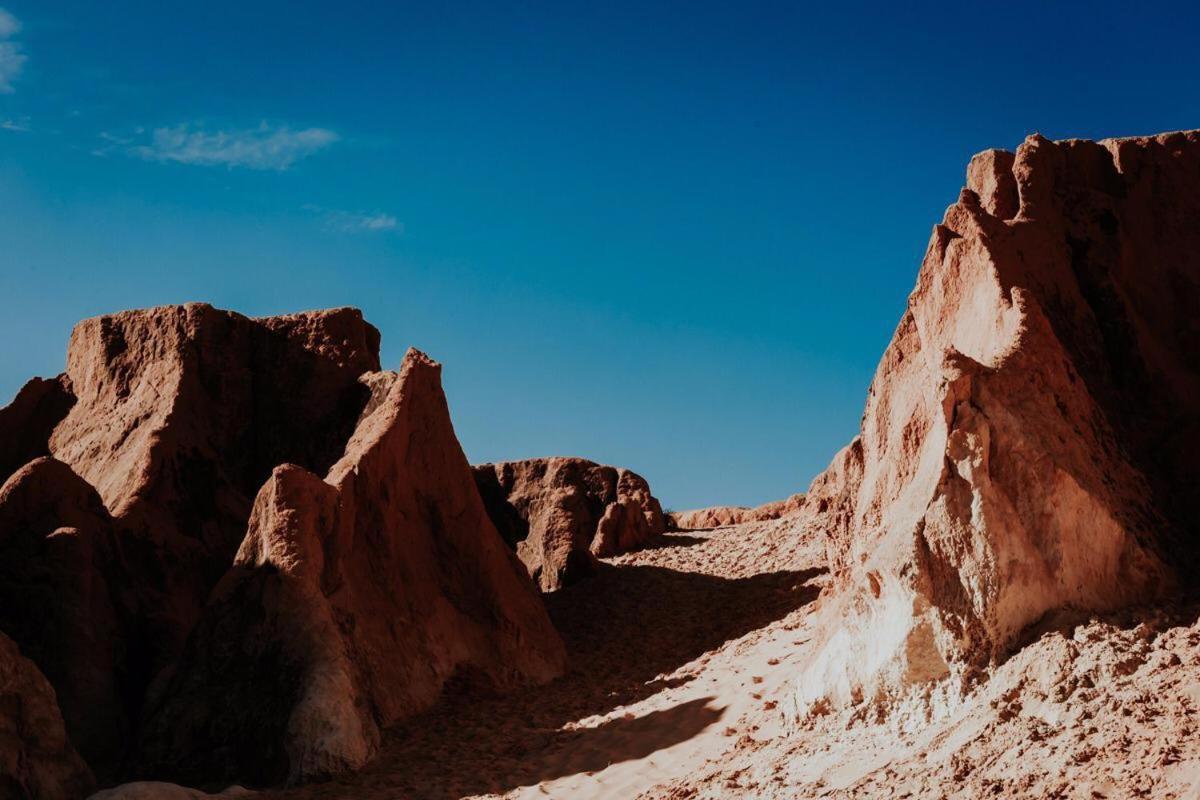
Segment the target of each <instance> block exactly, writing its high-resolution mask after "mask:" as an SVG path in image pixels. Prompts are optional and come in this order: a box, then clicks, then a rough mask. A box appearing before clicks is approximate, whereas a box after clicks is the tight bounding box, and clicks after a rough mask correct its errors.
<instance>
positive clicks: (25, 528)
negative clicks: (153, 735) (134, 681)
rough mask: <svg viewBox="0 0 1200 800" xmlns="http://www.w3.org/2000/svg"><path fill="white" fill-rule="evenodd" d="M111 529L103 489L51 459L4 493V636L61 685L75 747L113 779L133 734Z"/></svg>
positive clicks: (0, 581)
mask: <svg viewBox="0 0 1200 800" xmlns="http://www.w3.org/2000/svg"><path fill="white" fill-rule="evenodd" d="M110 526H111V520H110V518H109V516H108V512H107V511H106V510H105V508H104V504H103V503H101V502H100V497H99V496H98V495H97V494H96V491H95V490H94V489H93V488H92V487H91V486H89V485H88V484H87V483H86V482H85V481H84V480H83V479H82V478H80V477H79V476H78V475H76V474H75V473H74V472H72V471H71V468H70V467H68V466H67V465H65V464H63V463H62V462H60V461H55V460H54V459H52V458H40V459H37V460H35V461H33V462H31V463H29V464H27V465H26V466H25V467H23V468H22V469H20V470H18V471H17V473H16V474H15V475H13V476H12V477H11V478H10V479H9V480H8V481H7V482H6V483H5V484H4V486H3V487H2V488H0V630H3V631H4V632H5V633H6V634H8V636H10V637H11V638H12V639H14V640H15V641H16V642H17V643H18V644H19V645H20V647H21V651H22V653H23V654H24V655H25V656H26V657H28V658H29V659H31V660H32V661H33V662H34V663H35V664H37V666H38V668H39V669H40V670H41V672H42V673H43V674H44V675H45V676H46V678H47V679H49V681H50V683H51V684H52V685H53V686H54V690H55V693H56V694H57V697H58V705H59V706H60V707H61V708H62V714H63V718H64V719H65V720H66V726H67V731H68V732H69V734H70V736H71V739H72V741H73V743H74V744H75V746H76V747H77V748H78V750H79V752H80V753H81V754H82V755H83V756H84V757H85V758H87V760H88V763H89V764H91V765H92V767H93V769H94V770H96V771H97V772H98V773H99V774H101V775H104V776H107V775H109V774H111V772H112V770H113V769H114V768H115V767H116V764H117V762H118V760H119V759H120V757H121V754H122V748H123V745H124V742H125V740H126V737H127V735H128V728H129V726H128V722H127V718H126V713H125V707H124V703H123V701H122V699H121V695H120V687H119V686H118V683H119V672H120V665H121V664H122V662H123V658H124V651H123V647H122V644H123V638H122V636H121V634H120V631H119V629H118V624H117V615H116V612H115V609H114V606H113V602H112V598H111V595H110V591H109V583H108V574H109V571H110V569H111V566H112V562H113V552H112V541H111V535H112V534H111V527H110ZM126 688H128V687H126Z"/></svg>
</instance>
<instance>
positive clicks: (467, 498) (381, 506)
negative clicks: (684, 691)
mask: <svg viewBox="0 0 1200 800" xmlns="http://www.w3.org/2000/svg"><path fill="white" fill-rule="evenodd" d="M376 383H377V384H378V386H381V387H382V386H386V394H384V395H383V396H382V398H381V399H379V401H378V403H377V404H375V406H374V408H373V409H372V410H371V411H370V413H369V414H368V415H366V416H365V417H364V418H363V419H362V420H361V421H360V422H359V424H358V427H357V429H356V431H355V433H354V435H353V437H352V439H351V440H350V443H349V444H348V445H347V446H346V451H345V455H344V456H343V457H342V458H341V459H340V460H339V461H338V462H337V463H336V464H334V465H333V466H332V468H331V469H330V470H329V473H328V474H327V475H326V477H325V479H324V480H322V479H321V478H319V477H317V476H316V475H314V474H313V473H312V472H310V471H309V470H306V469H304V468H302V467H299V466H295V465H291V464H285V465H283V466H280V467H277V468H276V469H275V471H274V473H273V474H272V475H271V477H270V479H269V480H268V481H267V482H266V484H265V485H264V486H263V487H262V489H261V490H260V491H259V493H258V496H257V498H256V500H255V503H254V509H253V513H252V514H251V518H250V525H249V531H248V532H247V534H246V537H245V539H244V541H243V542H242V544H241V547H240V549H239V551H238V553H237V557H236V559H235V562H234V566H233V568H232V569H231V570H230V571H229V572H228V573H227V574H226V575H225V576H224V578H222V580H221V582H220V583H219V585H218V586H217V588H216V590H215V591H214V593H213V596H212V599H211V601H210V603H209V605H208V607H207V608H206V610H205V612H204V615H203V617H202V619H201V620H200V622H199V624H198V625H197V627H196V630H195V631H194V633H193V635H192V636H191V638H190V640H189V642H188V644H187V647H186V649H185V652H184V655H183V657H182V659H181V661H180V662H179V664H178V666H177V668H176V669H175V671H174V674H173V675H172V677H171V678H170V680H169V681H167V682H166V683H165V684H164V685H163V686H162V688H161V690H160V691H159V692H157V693H156V697H155V698H154V700H153V701H152V703H151V708H150V713H149V715H148V722H147V724H146V726H145V727H144V729H143V731H142V736H141V740H140V746H139V752H138V758H137V760H138V762H139V768H140V772H142V773H143V774H147V775H153V776H161V777H165V778H169V779H172V780H182V781H184V782H185V783H200V782H209V783H211V782H213V781H219V780H222V779H229V780H243V781H246V782H250V783H256V784H265V783H274V782H278V781H283V780H286V781H290V782H295V781H301V780H309V779H313V778H317V777H323V776H329V775H332V774H336V773H339V772H342V771H345V770H348V769H354V768H357V767H359V766H361V765H362V764H363V763H365V762H366V761H367V760H368V759H369V758H370V757H371V756H372V755H373V754H374V752H375V750H376V748H377V747H378V743H379V731H380V729H381V728H382V727H384V726H387V725H389V724H391V723H392V722H394V721H396V720H397V719H399V718H400V717H402V716H404V715H407V714H411V713H413V712H416V711H419V710H421V709H424V708H426V707H428V706H429V705H431V704H432V703H433V702H434V701H435V700H436V698H437V697H438V695H439V694H440V693H441V691H442V689H443V687H444V686H445V685H446V684H447V683H448V682H451V681H454V682H457V683H467V684H481V685H482V686H485V687H489V688H507V687H510V686H513V685H515V684H519V683H527V682H540V681H545V680H548V679H549V678H551V677H553V676H555V675H557V674H559V673H560V672H561V671H562V670H563V668H564V663H565V652H564V650H563V646H562V643H561V641H560V640H559V638H558V635H557V633H556V632H555V631H554V629H553V628H552V626H551V624H550V622H549V619H548V617H547V616H546V613H545V610H544V608H543V607H542V605H541V601H540V598H539V597H538V596H537V594H536V592H535V590H534V587H533V585H532V583H531V582H530V581H529V578H528V576H527V575H526V574H525V572H524V570H523V568H522V566H521V564H520V562H518V561H517V559H516V558H515V557H514V555H513V554H512V552H511V551H510V550H509V549H508V548H507V547H506V546H505V544H504V542H503V541H502V540H501V538H500V536H498V535H497V533H496V530H495V528H494V527H493V525H492V524H491V523H490V522H489V520H488V516H487V514H486V512H485V510H484V507H483V503H482V502H481V500H480V497H479V494H478V492H477V491H476V488H475V485H474V482H473V480H472V476H471V472H470V467H469V465H468V464H467V461H466V458H465V456H464V455H463V453H462V450H461V448H460V447H459V445H458V442H457V440H456V438H455V435H454V430H453V427H452V425H451V422H450V416H449V410H448V408H447V405H446V400H445V396H444V395H443V393H442V389H441V384H440V366H439V365H437V364H436V363H434V362H432V361H430V360H429V359H428V358H426V357H425V356H424V355H422V354H420V353H417V352H416V351H409V353H408V355H407V356H406V357H405V360H404V365H403V367H402V369H401V371H400V374H399V376H398V377H396V378H394V379H391V380H381V381H377V382H376Z"/></svg>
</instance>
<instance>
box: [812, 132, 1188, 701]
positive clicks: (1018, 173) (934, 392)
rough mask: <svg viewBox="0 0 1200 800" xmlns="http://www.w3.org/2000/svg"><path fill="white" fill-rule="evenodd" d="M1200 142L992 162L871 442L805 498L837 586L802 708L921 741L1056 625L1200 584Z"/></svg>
mask: <svg viewBox="0 0 1200 800" xmlns="http://www.w3.org/2000/svg"><path fill="white" fill-rule="evenodd" d="M1197 220H1200V133H1197V132H1191V133H1172V134H1163V135H1160V136H1155V137H1149V138H1136V139H1117V140H1108V141H1103V142H1091V141H1076V140H1073V141H1065V142H1052V141H1049V140H1047V139H1045V138H1043V137H1040V136H1031V137H1030V138H1029V139H1027V140H1026V141H1025V143H1024V144H1022V145H1021V147H1020V148H1019V149H1018V150H1017V151H1016V153H1015V154H1014V153H1007V152H1004V151H988V152H985V153H981V154H980V155H978V156H976V157H975V158H974V159H973V160H972V161H971V164H970V166H969V168H968V174H967V187H966V188H965V189H964V190H963V192H962V193H961V196H960V198H959V200H958V202H957V203H955V204H954V205H952V206H951V207H950V208H949V209H947V211H946V214H945V217H944V219H943V221H942V223H941V224H939V225H937V226H935V228H934V231H933V235H932V237H931V240H930V243H929V248H928V250H927V252H926V255H925V259H924V262H923V264H922V266H921V270H920V273H919V275H918V277H917V284H916V288H915V289H914V290H913V292H912V294H911V295H910V297H909V300H908V307H907V309H906V311H905V313H904V315H903V317H902V318H901V321H900V324H899V326H898V327H897V329H896V332H895V335H894V336H893V338H892V342H891V344H890V345H889V346H888V348H887V350H886V352H885V353H884V356H883V359H882V361H881V362H880V365H879V368H878V370H877V372H876V374H875V378H874V381H873V382H872V384H871V388H870V391H869V395H868V399H867V405H866V409H865V411H864V414H863V420H862V428H861V432H860V435H859V436H858V437H857V438H856V439H855V440H854V441H853V442H851V443H850V445H848V446H847V447H846V448H845V449H844V450H843V451H842V452H840V453H839V454H838V455H837V456H836V457H835V459H834V461H833V463H832V464H831V465H830V467H829V469H828V470H827V471H826V472H825V473H824V474H822V475H821V476H819V477H818V478H817V479H816V480H815V481H814V482H813V484H812V486H811V487H810V489H809V492H808V495H807V502H806V510H805V517H804V520H805V524H808V525H810V526H812V527H813V528H814V529H815V530H817V531H820V532H821V533H823V534H824V535H825V537H826V551H827V555H828V560H829V564H830V567H831V570H832V571H833V573H834V581H833V588H832V590H831V593H830V594H829V596H828V597H826V598H823V600H822V604H823V608H822V610H821V614H822V630H823V637H824V641H823V642H822V643H821V644H820V645H819V646H818V647H816V648H814V652H815V655H814V656H813V657H812V658H811V660H810V661H809V663H808V664H807V665H806V666H805V668H804V669H803V670H802V673H801V674H800V676H799V677H798V681H797V688H796V701H797V710H798V712H799V713H800V714H801V715H804V714H811V713H820V712H822V711H823V710H825V709H827V708H829V707H830V706H831V704H843V703H856V704H863V707H864V711H865V712H867V713H870V714H891V713H892V712H899V715H898V716H896V718H897V719H901V720H910V721H914V722H916V721H920V720H922V719H925V718H927V717H928V716H929V715H930V714H937V713H940V711H942V710H944V709H945V708H947V707H948V706H950V705H952V704H953V703H954V702H955V699H956V698H957V697H959V696H961V694H962V692H963V691H964V690H965V689H966V688H967V687H969V686H970V685H971V684H972V683H973V682H974V681H975V680H976V679H977V678H978V677H979V676H980V675H982V674H983V672H984V671H985V670H986V669H987V668H988V667H989V666H990V665H992V664H994V663H995V662H996V661H997V660H999V659H1002V658H1003V657H1004V656H1005V655H1006V654H1007V652H1008V651H1009V650H1010V649H1011V648H1012V647H1013V646H1014V645H1016V644H1017V643H1019V641H1020V637H1021V634H1022V632H1023V631H1024V630H1025V629H1026V628H1027V627H1028V626H1030V625H1032V624H1033V623H1035V622H1037V621H1038V620H1040V619H1041V618H1043V617H1044V616H1045V615H1047V614H1048V613H1052V612H1056V611H1066V612H1080V611H1091V610H1105V609H1112V608H1116V607H1121V606H1125V605H1129V604H1132V603H1139V602H1147V601H1153V600H1155V599H1156V598H1159V597H1162V596H1164V595H1166V594H1168V593H1171V592H1173V591H1174V590H1175V589H1176V588H1178V587H1179V586H1180V585H1181V584H1182V583H1186V582H1188V581H1189V580H1190V577H1191V576H1192V575H1193V574H1194V564H1195V559H1196V554H1197V545H1198V544H1200V539H1198V536H1200V528H1198V523H1197V520H1198V519H1200V517H1198V516H1197V512H1198V511H1200V508H1198V506H1200V486H1198V485H1197V482H1198V480H1200V478H1198V475H1197V472H1196V471H1195V470H1194V469H1192V468H1190V467H1189V466H1188V465H1189V464H1191V463H1193V462H1194V454H1195V452H1196V450H1197V447H1200V358H1198V357H1197V354H1200V224H1197Z"/></svg>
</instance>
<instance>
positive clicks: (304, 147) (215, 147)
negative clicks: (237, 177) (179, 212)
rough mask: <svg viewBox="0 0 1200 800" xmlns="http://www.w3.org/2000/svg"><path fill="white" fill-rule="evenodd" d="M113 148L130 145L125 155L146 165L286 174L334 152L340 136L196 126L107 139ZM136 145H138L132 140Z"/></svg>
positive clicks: (321, 132) (320, 130) (269, 128)
mask: <svg viewBox="0 0 1200 800" xmlns="http://www.w3.org/2000/svg"><path fill="white" fill-rule="evenodd" d="M104 138H106V140H107V141H109V142H110V143H112V144H120V145H127V149H126V152H128V153H129V154H130V155H134V156H137V157H138V158H144V159H146V160H147V161H163V162H166V161H174V162H177V163H180V164H199V165H202V166H217V167H245V168H247V169H261V170H285V169H287V168H288V167H291V166H292V165H293V164H295V163H296V162H297V161H300V160H301V159H304V158H307V157H308V156H311V155H312V154H313V153H316V152H318V151H319V150H323V149H325V148H326V147H329V146H330V145H331V144H333V143H334V142H336V141H337V140H338V138H339V137H338V135H337V134H336V133H334V132H333V131H331V130H327V129H325V128H304V129H303V130H292V129H291V128H289V127H287V126H286V125H283V126H279V127H272V126H270V125H267V124H266V123H265V122H264V123H262V124H261V125H259V126H258V127H257V128H249V129H243V130H218V131H207V130H204V129H202V128H197V127H195V126H192V125H176V126H174V127H169V128H156V129H155V130H153V131H151V133H150V141H149V142H146V143H144V144H134V143H132V142H131V141H125V140H122V139H121V138H120V137H116V136H113V135H111V134H105V135H104ZM133 141H136V140H133Z"/></svg>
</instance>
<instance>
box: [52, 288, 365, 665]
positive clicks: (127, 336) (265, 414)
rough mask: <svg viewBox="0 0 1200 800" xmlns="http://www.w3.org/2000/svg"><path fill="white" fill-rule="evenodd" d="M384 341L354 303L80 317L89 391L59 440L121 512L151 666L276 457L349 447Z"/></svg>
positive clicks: (207, 581) (75, 381)
mask: <svg viewBox="0 0 1200 800" xmlns="http://www.w3.org/2000/svg"><path fill="white" fill-rule="evenodd" d="M378 347H379V333H378V331H376V330H375V329H374V328H373V327H372V326H370V325H369V324H367V323H366V322H364V321H363V319H362V316H361V314H360V313H359V312H358V311H356V310H353V309H337V310H333V311H317V312H308V313H303V314H294V315H290V316H285V317H272V318H266V319H257V320H256V319H249V318H247V317H243V316H241V315H240V314H235V313H232V312H228V311H220V310H217V309H214V308H212V307H211V306H208V305H203V304H189V305H184V306H165V307H161V308H152V309H146V310H141V311H126V312H122V313H120V314H113V315H109V316H103V317H96V318H94V319H89V320H85V321H83V322H81V323H79V325H77V326H76V327H75V330H74V331H73V332H72V334H71V341H70V346H69V348H68V355H67V374H68V375H69V376H70V380H71V385H72V386H73V388H74V391H75V393H76V395H77V397H78V402H77V403H76V404H75V405H74V407H72V408H71V411H70V413H69V414H68V415H67V416H66V418H65V419H64V420H63V421H62V422H61V423H60V424H59V425H58V426H57V427H56V428H55V430H54V433H53V436H52V437H51V440H50V450H51V452H52V453H53V454H54V456H55V457H56V458H58V459H59V460H61V461H63V462H65V463H67V464H69V465H70V466H71V468H72V469H73V470H74V471H75V472H77V473H78V474H79V475H80V476H81V477H83V478H84V480H86V481H88V482H89V483H91V484H92V485H93V486H95V487H96V489H97V491H98V492H99V493H100V496H101V498H102V499H103V500H104V503H105V505H106V506H107V507H108V509H109V511H110V512H111V513H112V515H113V517H114V519H115V524H116V529H117V532H118V536H119V538H120V539H121V541H122V543H123V548H122V557H123V565H122V566H123V569H124V570H125V573H126V574H127V576H128V577H127V578H126V579H124V580H123V581H122V583H123V584H124V585H125V586H124V588H126V590H127V592H126V593H127V595H128V600H129V604H130V610H129V616H130V617H131V618H132V619H133V620H134V624H135V625H136V626H137V628H138V630H136V631H134V632H133V635H134V636H135V638H137V639H138V640H140V641H141V642H142V643H143V645H144V649H145V651H146V652H145V659H144V663H143V664H141V665H140V667H138V669H140V670H141V677H140V680H141V681H142V682H149V681H150V680H151V678H152V677H153V675H154V674H155V673H156V672H157V671H158V670H159V669H161V668H162V667H163V666H165V665H166V663H168V662H169V661H170V659H171V658H173V657H174V655H175V654H177V653H178V651H179V648H180V647H181V646H182V642H183V639H184V638H185V636H186V635H187V632H188V631H189V630H190V629H191V626H192V624H193V623H194V622H195V620H196V618H197V617H198V615H199V613H200V609H201V607H202V606H203V603H204V601H205V598H206V597H207V596H208V593H209V591H210V590H211V589H212V587H213V585H214V584H215V583H216V581H217V579H218V578H219V577H220V576H221V575H222V574H223V573H224V572H225V570H226V569H228V567H229V565H230V563H231V562H232V559H233V555H234V553H235V552H236V550H237V547H238V544H239V543H240V542H241V539H242V537H243V536H244V535H245V528H246V520H247V518H248V517H249V514H250V505H251V502H252V499H253V497H254V495H255V492H257V490H258V488H259V486H261V485H262V482H263V481H264V480H265V479H266V478H267V477H268V476H269V475H270V474H271V470H272V469H273V468H274V467H275V466H276V465H277V464H281V463H285V462H291V463H296V464H300V465H302V466H305V467H307V468H311V469H314V470H318V471H321V472H323V471H324V470H325V469H328V467H329V465H330V464H332V463H333V462H334V461H335V460H337V458H339V457H340V456H341V454H342V449H343V446H344V445H345V442H346V439H347V438H348V437H349V435H350V433H351V431H352V430H353V427H354V424H355V422H356V420H357V419H358V416H359V414H360V413H361V411H362V409H363V407H364V406H365V405H366V403H367V401H368V398H369V396H370V390H369V388H368V387H366V386H364V385H363V384H361V383H360V382H359V377H360V376H361V375H363V373H365V372H369V371H373V370H378V369H379V359H378Z"/></svg>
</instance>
